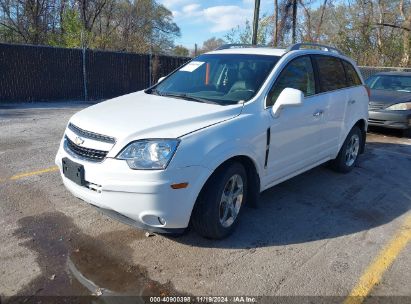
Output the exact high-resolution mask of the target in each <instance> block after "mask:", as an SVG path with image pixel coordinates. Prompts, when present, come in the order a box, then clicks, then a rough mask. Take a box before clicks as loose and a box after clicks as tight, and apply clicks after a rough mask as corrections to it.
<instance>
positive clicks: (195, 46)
mask: <svg viewBox="0 0 411 304" xmlns="http://www.w3.org/2000/svg"><path fill="white" fill-rule="evenodd" d="M194 57H197V43H195V44H194Z"/></svg>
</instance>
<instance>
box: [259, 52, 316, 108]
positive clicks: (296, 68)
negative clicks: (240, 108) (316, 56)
mask: <svg viewBox="0 0 411 304" xmlns="http://www.w3.org/2000/svg"><path fill="white" fill-rule="evenodd" d="M285 88H292V89H297V90H300V91H302V92H303V93H304V96H310V95H313V94H315V79H314V71H313V67H312V64H311V59H310V57H309V56H302V57H298V58H296V59H294V60H292V61H291V62H290V63H289V64H288V65H287V66H286V67H285V68H284V69H283V70H282V72H281V74H280V76H278V78H277V80H276V82H275V83H274V86H273V87H272V88H271V91H270V93H269V94H268V98H267V104H266V106H267V107H271V106H272V105H273V104H274V103H275V101H276V100H277V98H278V96H279V95H280V93H281V92H282V90H284V89H285Z"/></svg>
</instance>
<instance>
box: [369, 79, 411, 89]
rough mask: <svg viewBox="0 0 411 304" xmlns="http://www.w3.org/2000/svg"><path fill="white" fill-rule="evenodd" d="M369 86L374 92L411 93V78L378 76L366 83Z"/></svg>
mask: <svg viewBox="0 0 411 304" xmlns="http://www.w3.org/2000/svg"><path fill="white" fill-rule="evenodd" d="M366 84H367V86H368V87H369V88H370V89H374V90H387V91H403V92H411V76H396V75H378V76H372V77H370V78H369V79H367V81H366Z"/></svg>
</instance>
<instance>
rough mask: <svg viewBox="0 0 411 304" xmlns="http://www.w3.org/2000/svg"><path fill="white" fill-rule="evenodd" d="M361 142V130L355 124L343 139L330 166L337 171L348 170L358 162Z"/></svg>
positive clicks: (345, 171) (343, 171)
mask: <svg viewBox="0 0 411 304" xmlns="http://www.w3.org/2000/svg"><path fill="white" fill-rule="evenodd" d="M361 143H362V133H361V130H360V128H358V127H357V126H354V127H353V128H352V129H351V131H350V133H349V134H348V136H347V138H346V139H345V141H344V144H343V145H342V147H341V149H340V152H339V153H338V155H337V157H336V158H335V159H334V160H332V161H331V167H332V168H333V169H334V170H335V171H338V172H342V173H347V172H350V171H351V170H352V168H354V167H355V165H356V164H357V162H358V155H359V154H360V149H361Z"/></svg>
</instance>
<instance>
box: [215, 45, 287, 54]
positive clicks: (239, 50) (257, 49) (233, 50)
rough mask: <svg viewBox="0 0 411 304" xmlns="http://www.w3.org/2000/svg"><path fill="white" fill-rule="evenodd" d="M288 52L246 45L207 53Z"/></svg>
mask: <svg viewBox="0 0 411 304" xmlns="http://www.w3.org/2000/svg"><path fill="white" fill-rule="evenodd" d="M285 53H286V50H285V49H275V48H268V47H255V48H253V47H246V48H230V49H223V50H215V51H211V52H208V53H207V54H248V55H271V56H282V55H284V54H285Z"/></svg>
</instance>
